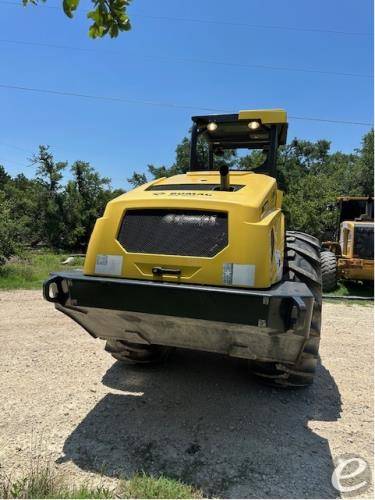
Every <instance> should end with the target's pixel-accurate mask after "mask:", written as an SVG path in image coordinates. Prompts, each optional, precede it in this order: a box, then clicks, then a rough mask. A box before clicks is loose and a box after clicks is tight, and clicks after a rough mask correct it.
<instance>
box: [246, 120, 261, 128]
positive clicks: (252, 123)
mask: <svg viewBox="0 0 375 500" xmlns="http://www.w3.org/2000/svg"><path fill="white" fill-rule="evenodd" d="M247 126H248V127H249V129H250V130H256V129H257V128H259V127H260V123H259V122H256V121H252V122H249V123H248V124H247Z"/></svg>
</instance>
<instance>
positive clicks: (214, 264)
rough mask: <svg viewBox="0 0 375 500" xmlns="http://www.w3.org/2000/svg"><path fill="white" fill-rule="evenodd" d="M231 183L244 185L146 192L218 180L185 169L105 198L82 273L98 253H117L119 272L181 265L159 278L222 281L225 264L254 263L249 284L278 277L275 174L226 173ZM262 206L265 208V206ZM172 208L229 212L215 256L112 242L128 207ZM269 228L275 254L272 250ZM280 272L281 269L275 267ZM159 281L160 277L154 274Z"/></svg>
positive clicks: (146, 275)
mask: <svg viewBox="0 0 375 500" xmlns="http://www.w3.org/2000/svg"><path fill="white" fill-rule="evenodd" d="M230 182H231V184H241V185H243V186H244V187H243V188H242V189H240V190H238V191H235V192H224V191H212V190H209V191H192V190H189V191H147V190H146V189H147V188H148V187H149V186H151V185H152V184H154V185H155V184H158V185H160V184H161V185H167V184H204V183H209V184H219V183H220V175H219V173H218V172H207V171H203V172H189V173H187V174H183V175H177V176H174V177H170V178H163V179H158V180H156V181H153V182H150V183H148V184H145V185H143V186H140V187H138V188H136V189H134V190H132V191H130V192H128V193H125V194H123V195H121V196H119V197H118V198H116V199H114V200H112V201H111V202H110V203H108V205H107V207H106V210H105V213H104V216H103V217H102V218H100V219H98V220H97V222H96V225H95V228H94V231H93V233H92V235H91V239H90V243H89V246H88V250H87V256H86V260H85V267H84V273H85V274H87V275H95V262H96V256H97V255H121V256H122V257H123V269H122V277H124V278H131V279H146V280H152V279H156V278H154V277H153V275H152V268H153V267H154V266H162V267H170V268H178V269H181V271H182V273H181V276H180V277H173V276H170V277H169V276H168V277H166V276H164V277H163V280H164V281H171V282H181V283H198V284H205V285H223V265H224V264H226V263H234V264H249V265H254V266H256V271H255V282H254V288H266V287H269V286H271V285H272V284H273V283H275V282H276V281H278V280H280V272H279V273H278V269H277V262H280V259H281V263H282V260H283V254H284V215H283V214H282V212H281V200H282V193H281V192H280V191H278V190H277V186H276V181H275V179H274V178H272V177H269V176H267V175H262V174H255V173H252V172H231V174H230ZM264 207H266V209H264ZM130 208H132V209H136V208H176V209H187V210H189V209H196V210H213V211H224V212H227V213H228V245H227V247H225V248H224V249H222V250H221V251H220V252H219V253H218V254H217V255H215V256H214V257H191V256H181V255H176V256H173V255H156V254H142V253H129V252H127V251H126V249H125V248H123V247H122V246H121V244H120V243H119V242H118V241H117V235H118V232H119V229H120V225H121V222H122V219H123V216H124V214H125V211H126V210H127V209H130ZM271 231H274V242H275V245H274V249H275V252H276V253H277V255H278V259H276V257H275V252H274V255H271ZM279 271H280V269H279ZM157 279H158V280H159V279H160V278H157Z"/></svg>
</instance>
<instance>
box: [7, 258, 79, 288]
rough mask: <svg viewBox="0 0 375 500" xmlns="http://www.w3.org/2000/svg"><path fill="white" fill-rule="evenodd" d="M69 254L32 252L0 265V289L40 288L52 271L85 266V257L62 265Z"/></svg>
mask: <svg viewBox="0 0 375 500" xmlns="http://www.w3.org/2000/svg"><path fill="white" fill-rule="evenodd" d="M67 257H68V255H67V254H60V253H53V252H47V251H38V252H30V253H28V254H27V255H25V256H23V257H19V258H15V259H13V260H11V261H9V262H7V263H6V264H5V265H4V266H0V289H2V290H14V289H19V288H23V289H38V288H41V286H42V283H43V281H44V280H45V279H47V278H48V275H49V273H50V272H52V271H69V270H72V269H79V268H82V267H83V259H82V258H76V259H75V260H74V262H73V263H72V265H62V264H61V262H63V261H64V260H65V259H66V258H67Z"/></svg>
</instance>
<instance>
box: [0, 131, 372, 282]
mask: <svg viewBox="0 0 375 500" xmlns="http://www.w3.org/2000/svg"><path fill="white" fill-rule="evenodd" d="M189 147H190V144H189V139H188V138H187V137H185V138H184V139H183V140H182V141H181V143H180V144H178V145H177V148H176V157H175V161H174V162H173V164H172V165H170V166H165V165H162V166H155V165H149V166H148V175H147V176H146V175H145V174H143V173H137V172H134V173H133V175H132V177H131V178H130V179H128V181H129V183H130V184H132V185H133V186H138V185H140V184H142V183H144V182H146V181H147V180H148V179H147V177H149V179H152V178H157V177H161V176H170V175H175V174H178V173H184V172H186V171H187V170H188V168H189ZM373 147H374V139H373V132H372V131H370V132H369V133H368V134H366V135H365V136H364V137H363V140H362V144H361V145H360V147H359V148H358V150H356V151H354V152H353V153H351V154H344V153H341V152H332V151H331V150H330V143H329V141H327V140H319V141H316V142H309V141H303V140H298V139H294V140H292V142H291V143H290V144H288V145H287V146H284V147H282V148H281V149H280V153H279V158H278V166H277V171H278V182H279V186H280V187H281V189H283V190H284V192H285V198H284V211H285V213H286V217H287V226H288V227H289V228H293V229H297V230H301V231H305V232H307V233H310V234H313V235H315V236H317V237H319V238H320V239H330V238H332V237H333V236H334V232H335V227H336V209H335V199H336V197H337V196H339V195H373V164H374V153H373ZM207 154H208V152H207V148H206V146H205V144H204V143H200V145H199V156H200V161H201V162H202V164H204V163H205V162H206V160H207ZM32 161H33V162H34V164H35V165H37V170H36V174H35V177H34V178H32V179H30V178H27V177H26V176H25V175H24V174H19V175H17V176H15V177H12V176H10V175H9V174H8V173H7V171H6V170H5V168H4V167H3V166H1V165H0V263H1V264H4V263H5V262H6V260H7V259H9V258H10V257H12V256H15V255H20V254H21V255H22V252H25V250H27V253H28V254H30V250H31V257H30V258H31V259H32V258H34V259H35V258H36V257H35V255H34V257H33V256H32V255H33V254H32V251H33V250H35V249H37V248H39V247H44V248H48V249H50V250H51V251H54V252H56V251H57V252H76V253H84V252H85V249H86V246H87V243H88V240H89V237H90V234H91V231H92V228H93V226H94V223H95V220H96V219H97V218H98V217H100V216H101V215H102V213H103V211H104V208H105V205H106V204H107V202H108V201H109V200H111V199H112V198H114V197H116V196H118V195H120V194H121V193H123V192H124V191H123V190H121V189H112V188H111V184H110V179H109V178H106V177H102V176H101V175H100V174H99V173H98V172H97V171H96V170H95V169H94V168H93V167H92V166H91V165H90V164H89V163H87V162H85V161H81V160H77V161H75V162H74V163H73V164H72V165H70V166H69V165H68V164H67V162H62V161H56V160H55V159H54V157H53V155H52V153H51V152H50V150H49V148H48V147H47V146H40V147H39V152H38V154H36V155H35V156H34V157H33V159H32ZM219 161H221V162H225V163H228V164H229V165H230V167H231V168H232V169H233V168H237V169H241V170H247V169H252V168H254V167H255V166H257V165H259V163H260V162H261V161H262V153H261V152H259V151H253V152H252V153H251V154H249V155H247V156H243V157H237V156H236V155H235V154H234V153H233V152H231V151H229V152H227V153H226V154H225V156H223V157H221V158H220V160H219ZM68 170H70V174H71V178H70V180H68V181H67V182H65V183H64V182H63V174H64V173H67V172H68ZM13 258H14V257H13ZM14 266H16V267H17V263H16V264H15V265H13V267H14ZM35 279H36V280H38V279H39V277H38V276H36V277H35Z"/></svg>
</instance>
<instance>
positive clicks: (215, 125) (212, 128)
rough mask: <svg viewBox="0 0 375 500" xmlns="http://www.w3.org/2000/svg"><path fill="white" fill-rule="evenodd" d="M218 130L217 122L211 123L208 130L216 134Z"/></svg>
mask: <svg viewBox="0 0 375 500" xmlns="http://www.w3.org/2000/svg"><path fill="white" fill-rule="evenodd" d="M216 129H217V123H215V122H210V123H209V124H208V125H207V130H209V131H210V132H214V131H215V130H216Z"/></svg>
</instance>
